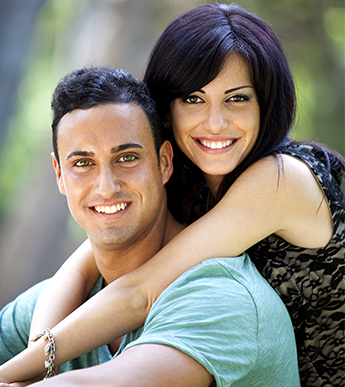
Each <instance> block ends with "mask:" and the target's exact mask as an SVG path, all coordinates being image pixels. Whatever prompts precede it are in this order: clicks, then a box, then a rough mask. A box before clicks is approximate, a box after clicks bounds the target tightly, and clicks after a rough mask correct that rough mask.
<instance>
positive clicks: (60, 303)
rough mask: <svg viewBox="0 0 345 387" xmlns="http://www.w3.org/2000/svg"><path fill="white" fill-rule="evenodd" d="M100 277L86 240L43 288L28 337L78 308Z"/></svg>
mask: <svg viewBox="0 0 345 387" xmlns="http://www.w3.org/2000/svg"><path fill="white" fill-rule="evenodd" d="M99 275H100V274H99V271H98V269H97V266H96V263H95V260H94V257H93V253H92V249H91V245H90V242H89V240H88V239H87V240H86V241H85V242H84V243H83V244H82V245H80V246H79V247H78V249H77V250H76V251H75V252H74V253H73V254H72V255H71V256H70V257H69V258H68V260H67V261H66V262H65V263H64V264H63V265H62V266H61V268H60V269H59V270H58V271H57V273H56V274H55V275H54V277H53V278H52V279H51V280H50V281H49V282H48V283H47V284H46V285H45V287H44V288H43V289H42V291H41V293H40V296H39V297H38V300H37V304H36V307H35V311H34V315H33V318H32V322H31V329H30V338H32V337H34V336H35V335H37V334H38V333H40V332H42V331H43V330H44V329H45V328H52V327H54V326H55V325H56V324H57V323H59V322H60V321H61V320H63V319H64V318H65V317H66V316H68V315H69V314H70V313H71V312H73V310H75V309H76V308H77V307H78V306H80V305H81V304H82V303H83V302H84V301H85V300H86V298H87V296H88V295H89V293H90V292H91V290H92V289H93V287H94V285H95V283H96V281H97V279H98V278H99ZM29 344H30V342H29Z"/></svg>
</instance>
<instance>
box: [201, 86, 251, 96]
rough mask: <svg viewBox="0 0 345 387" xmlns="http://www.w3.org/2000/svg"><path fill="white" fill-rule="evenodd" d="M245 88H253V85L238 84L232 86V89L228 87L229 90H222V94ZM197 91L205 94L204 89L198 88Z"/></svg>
mask: <svg viewBox="0 0 345 387" xmlns="http://www.w3.org/2000/svg"><path fill="white" fill-rule="evenodd" d="M246 88H251V89H254V87H253V86H249V85H248V86H239V87H234V88H233V89H229V90H226V91H224V94H229V93H232V92H234V91H236V90H240V89H246ZM198 92H199V93H202V94H206V92H205V90H202V89H200V90H198Z"/></svg>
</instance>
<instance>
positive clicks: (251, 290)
mask: <svg viewBox="0 0 345 387" xmlns="http://www.w3.org/2000/svg"><path fill="white" fill-rule="evenodd" d="M200 20H202V22H200ZM94 71H95V70H94ZM99 71H101V72H102V71H103V72H105V74H107V71H108V70H105V69H103V70H99ZM78 76H79V77H82V71H81V72H80V74H79V75H78V72H77V73H72V74H71V75H70V76H67V78H66V79H65V80H64V81H63V82H62V84H60V85H59V86H58V88H57V89H56V91H55V94H54V96H55V99H54V100H53V105H52V106H53V110H54V120H53V125H52V127H53V144H54V167H55V171H56V173H57V178H58V185H59V188H60V191H61V192H62V193H64V194H66V196H67V200H68V203H69V207H70V210H71V213H72V215H73V216H74V217H75V219H76V220H77V221H78V223H79V224H80V225H82V227H84V229H85V230H86V232H87V235H88V237H89V240H88V241H86V242H85V243H84V244H83V245H82V246H81V247H80V248H79V249H78V250H77V251H76V252H75V253H74V254H73V256H72V257H71V258H70V259H69V260H67V262H66V264H65V265H64V266H63V267H62V268H61V270H60V272H58V273H57V275H56V277H55V278H53V279H52V280H50V281H49V282H48V283H47V285H46V286H45V288H44V289H43V290H42V291H40V290H41V285H40V286H39V287H38V288H36V290H35V291H36V292H37V293H38V292H40V296H39V300H38V304H37V309H36V311H35V315H34V318H33V325H32V334H31V336H30V337H32V336H33V335H34V334H36V333H38V332H40V331H42V330H44V329H45V328H46V327H49V328H52V329H51V331H52V333H53V335H54V336H55V339H54V338H51V336H50V335H48V336H49V337H50V338H49V337H48V338H42V337H41V338H39V339H38V340H37V341H36V342H34V343H32V344H30V346H29V348H28V349H27V350H26V351H24V352H23V353H22V354H20V355H19V356H17V357H15V358H13V359H12V360H10V361H9V362H8V363H6V364H4V365H3V366H1V367H0V380H3V381H4V382H6V381H7V382H14V381H21V380H26V379H29V378H31V377H34V376H36V375H38V374H39V373H42V372H43V371H44V367H43V363H44V360H47V359H50V356H48V357H46V356H45V355H44V347H45V346H46V344H47V343H50V344H51V346H54V344H55V342H56V351H54V350H51V351H50V352H49V351H48V355H49V353H50V355H51V354H53V355H54V357H55V356H56V358H55V359H53V360H52V361H51V363H50V364H53V363H54V365H60V364H62V363H64V362H66V361H68V360H70V359H73V358H75V357H76V356H79V355H81V354H83V353H86V352H88V351H90V350H93V349H95V348H97V347H99V346H101V345H105V344H109V343H110V344H109V345H108V346H107V347H106V350H107V351H109V353H110V354H114V353H115V352H116V351H117V350H119V355H118V356H117V357H115V358H114V359H113V360H111V361H109V362H105V363H103V362H104V361H105V360H108V359H109V356H110V357H111V355H109V356H108V358H106V356H105V352H102V351H100V350H98V351H96V352H92V353H91V354H88V355H86V356H84V358H82V359H84V360H81V361H82V362H84V364H86V365H93V364H98V363H103V364H101V365H99V366H97V367H95V368H90V369H87V370H80V371H74V372H71V373H63V374H62V375H61V376H58V377H54V378H52V379H50V380H49V381H45V382H44V383H46V384H47V383H48V384H47V385H49V383H50V384H51V385H59V386H62V385H74V384H75V385H78V383H79V384H82V385H87V383H89V385H92V386H94V385H97V383H98V384H99V385H107V384H108V385H119V386H120V385H125V384H126V385H128V384H130V385H135V383H137V384H138V385H141V386H142V385H150V386H154V385H157V386H158V385H181V386H188V385H193V386H199V385H200V386H208V385H210V384H211V383H213V382H215V383H216V385H218V386H222V385H231V384H232V383H235V384H236V383H237V384H236V385H243V386H250V385H253V386H255V385H257V386H278V385H282V386H286V385H291V386H294V385H299V381H298V375H297V371H296V370H297V368H296V367H297V366H296V362H295V360H296V359H295V356H296V354H295V351H294V341H296V344H297V353H298V366H299V376H300V380H301V384H302V385H303V386H322V385H332V386H338V385H339V386H340V385H342V383H343V382H344V361H343V360H344V359H343V358H342V344H343V341H344V332H343V328H342V326H343V323H344V313H343V311H342V308H343V304H344V287H345V285H344V278H343V272H342V268H343V259H344V253H345V242H344V233H345V225H344V208H345V204H344V195H343V193H342V192H341V190H340V181H341V178H342V176H343V174H344V169H345V163H344V160H343V159H342V158H341V157H340V156H336V155H334V154H333V153H332V152H330V151H328V150H326V149H325V148H323V147H322V146H320V145H311V144H303V143H296V142H292V141H291V140H290V139H289V137H288V135H289V132H290V130H291V128H292V125H293V122H294V116H295V91H294V85H293V81H292V77H291V73H290V70H289V67H288V64H287V61H286V58H285V56H284V53H283V50H282V48H281V46H280V44H279V42H278V40H277V38H276V36H275V35H274V33H273V32H272V30H271V29H270V28H269V27H268V25H267V24H266V23H265V22H264V21H262V20H261V19H259V18H257V17H256V16H254V15H252V14H250V13H248V12H247V11H245V10H243V9H242V8H240V7H237V6H233V5H222V4H216V5H205V6H201V7H198V8H195V9H193V10H191V11H189V12H187V13H186V14H184V15H182V16H180V17H179V18H177V19H176V20H175V21H173V22H172V23H171V24H170V25H169V26H168V27H167V29H166V30H165V31H164V32H163V34H162V35H161V37H160V38H159V40H158V42H157V43H156V45H155V47H154V49H153V51H152V53H151V56H150V60H149V63H148V66H147V69H146V74H145V76H144V82H145V83H146V84H147V86H148V88H149V90H150V92H151V95H152V97H153V99H154V100H155V102H156V104H157V108H158V112H159V115H160V118H161V119H162V120H163V122H164V129H163V136H164V138H165V139H169V140H170V141H171V143H172V144H173V149H174V155H175V156H174V172H173V174H172V177H171V178H170V181H169V182H168V180H169V177H170V174H171V170H172V166H171V155H172V150H171V146H170V143H169V142H163V145H162V146H161V147H160V142H159V136H158V135H157V134H155V135H154V134H153V133H154V132H152V133H151V132H150V130H151V131H152V130H153V128H154V127H155V125H156V124H157V123H156V121H157V120H156V119H155V118H153V116H154V115H155V114H154V112H153V111H152V108H149V109H146V108H145V107H144V106H143V105H142V103H141V102H138V101H139V99H137V100H136V99H135V98H134V97H133V96H131V97H128V99H126V98H127V97H126V96H124V95H121V98H123V99H121V100H119V101H116V100H114V99H112V98H113V95H114V94H115V92H109V89H107V88H105V87H104V91H103V89H102V87H100V86H99V85H97V90H98V93H100V96H97V97H96V96H95V94H94V92H93V91H94V90H93V89H94V88H96V86H92V82H89V81H88V82H86V80H85V79H84V80H81V79H80V78H79V79H78ZM92 78H93V79H94V78H95V79H98V80H99V82H101V83H102V82H103V81H105V80H104V77H103V76H102V75H101V74H100V73H99V72H97V71H96V75H93V76H92ZM119 78H121V77H119ZM74 81H78V82H79V83H80V82H81V83H83V84H84V86H85V87H86V89H85V90H84V91H83V94H82V95H83V98H85V104H84V102H83V101H82V102H80V96H77V94H73V93H77V89H76V88H75V87H71V89H70V90H69V91H68V92H69V93H72V94H71V95H69V97H68V98H69V101H70V105H68V104H67V102H66V99H64V98H63V93H64V92H65V91H66V89H65V86H66V84H68V82H71V84H73V82H74ZM119 82H120V81H119ZM120 83H121V82H120ZM118 87H120V86H119V85H118V84H117V85H116V88H117V90H118ZM66 92H67V91H66ZM96 94H97V93H96ZM107 94H110V95H111V98H110V97H109V99H107V98H108V97H107ZM120 94H121V93H120ZM142 94H143V92H138V95H139V96H140V97H142ZM89 97H90V99H89V100H88V98H89ZM59 98H60V99H59ZM133 98H134V99H133ZM76 101H78V102H76ZM65 104H67V105H66V106H65ZM133 109H134V110H133ZM114 125H116V127H114ZM118 128H120V129H118ZM144 128H145V129H146V132H145V130H144ZM149 128H150V130H149ZM125 129H126V130H125ZM117 130H120V133H121V136H122V137H121V138H120V139H119V138H118V137H117V135H115V132H117ZM114 136H115V137H114ZM140 136H143V137H144V139H142V140H140V138H141V137H140ZM144 140H146V141H147V144H146V143H145V141H144ZM152 140H153V141H152ZM150 141H151V142H153V144H155V146H154V148H155V152H156V154H157V156H158V163H157V160H156V165H154V164H155V163H154V161H153V159H152V152H153V151H152V149H151V153H150V152H149V151H148V149H149V145H148V144H149V143H150ZM153 144H151V148H152V146H153ZM148 154H150V155H151V156H148ZM62 156H63V157H62ZM157 156H156V158H157ZM150 157H151V159H150ZM147 158H148V159H150V160H148V159H147ZM157 164H158V166H157ZM151 169H152V170H151ZM157 178H158V181H159V183H157V180H156V179H157ZM154 181H155V182H156V183H153V182H154ZM164 184H166V186H167V193H168V194H167V199H166V197H165V190H164V189H163V185H164ZM205 190H206V191H205ZM205 192H206V193H205ZM166 200H167V201H168V206H169V209H170V210H171V212H172V215H173V216H174V217H175V219H178V220H179V221H182V222H184V223H186V224H187V227H186V228H184V229H183V230H181V229H182V227H181V226H180V225H179V224H178V223H176V221H175V220H174V219H173V218H172V217H171V215H170V213H169V212H168V211H167V209H166ZM162 208H163V209H162ZM192 221H193V222H192ZM129 236H130V238H129ZM129 242H130V243H129ZM114 246H116V248H115V247H114ZM114 249H115V250H116V259H117V262H116V265H115V266H114ZM245 251H248V254H249V257H250V260H249V258H248V255H247V254H246V253H244V252H245ZM151 257H152V258H151ZM229 257H237V258H229ZM252 262H253V263H254V264H255V266H256V267H257V269H258V270H259V271H260V273H261V274H262V276H263V277H264V278H265V279H266V280H267V281H268V283H269V284H270V285H271V287H267V286H266V285H267V284H266V282H265V281H262V278H261V276H259V275H258V273H257V271H256V269H255V268H254V266H253V264H252ZM100 274H101V275H102V279H101V280H98V278H99V276H100ZM96 282H97V283H96ZM102 282H103V283H102ZM102 285H107V286H105V287H104V289H103V290H101V291H99V293H98V294H97V295H95V296H94V297H92V298H91V299H90V300H89V301H87V302H85V303H84V304H83V305H82V307H80V308H78V309H77V310H76V311H75V312H73V313H72V314H70V313H71V312H72V311H73V310H74V309H75V308H77V307H78V306H79V305H80V304H81V303H82V302H83V301H84V300H85V298H86V297H87V295H88V294H89V293H90V292H91V291H93V292H96V291H98V290H100V288H101V287H102ZM272 288H273V289H274V290H275V291H276V293H278V295H279V296H280V299H279V298H276V294H275V293H274V292H272ZM92 289H93V290H92ZM29 292H30V291H29ZM32 294H33V291H32V290H31V293H29V297H28V298H30V299H32ZM36 298H37V296H35V297H34V301H36ZM281 300H282V301H283V302H284V304H285V306H286V308H287V310H288V312H289V315H290V318H291V321H292V324H293V328H294V337H293V335H292V328H291V327H289V321H290V319H289V318H287V315H286V314H285V312H286V310H285V308H284V307H283V304H282V303H281ZM18 302H19V303H21V305H22V304H23V303H24V301H23V299H22V301H20V300H19V301H18ZM27 304H28V303H27V302H25V305H27ZM33 304H35V302H33ZM9 308H10V309H9V310H11V308H14V305H13V304H12V306H10V307H9ZM28 310H29V308H28V309H27V310H26V311H28ZM30 310H32V308H31V309H30ZM11 312H12V310H11ZM30 313H31V312H27V314H28V320H31V315H30ZM11 314H12V315H13V313H11ZM68 314H70V315H69V316H68V318H66V319H65V320H63V321H62V322H61V323H60V324H58V325H57V326H56V327H54V326H55V325H56V324H57V323H58V322H59V321H60V320H62V319H63V318H64V317H65V316H67V315H68ZM276 319H277V320H279V321H276ZM53 327H54V328H53ZM16 330H18V329H16ZM2 331H4V329H3V328H2ZM26 331H27V330H26ZM129 332H132V333H130V334H129V335H127V336H125V338H124V339H122V337H123V335H124V334H127V333H129ZM292 342H293V343H292ZM11 347H12V348H13V346H12V345H11V342H10V341H9V345H8V346H7V347H6V348H9V349H11ZM102 348H104V347H102ZM22 349H24V348H22ZM124 349H125V350H124ZM279 351H280V352H279ZM17 352H18V351H17ZM278 353H280V354H279V355H278ZM12 355H14V354H11V355H9V356H12ZM88 356H89V358H88ZM90 356H96V357H98V359H97V360H96V361H95V362H94V363H92V362H90V361H89V360H88V359H90ZM102 356H103V357H102ZM104 356H105V357H104ZM48 363H49V360H48ZM91 363H92V364H91ZM48 365H49V364H48ZM81 366H82V365H81ZM79 367H80V366H79ZM79 367H74V366H71V368H79ZM1 378H2V379H1ZM64 383H65V384H64ZM121 383H123V384H121Z"/></svg>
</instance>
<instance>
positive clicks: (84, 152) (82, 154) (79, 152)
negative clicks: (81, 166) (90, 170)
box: [66, 151, 95, 160]
mask: <svg viewBox="0 0 345 387" xmlns="http://www.w3.org/2000/svg"><path fill="white" fill-rule="evenodd" d="M94 155H95V154H94V153H93V152H86V151H74V152H71V153H69V154H68V155H67V157H66V160H68V159H70V158H71V157H74V156H84V157H93V156H94Z"/></svg>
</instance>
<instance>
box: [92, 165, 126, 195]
mask: <svg viewBox="0 0 345 387" xmlns="http://www.w3.org/2000/svg"><path fill="white" fill-rule="evenodd" d="M120 189H121V182H120V178H119V176H117V174H116V173H115V171H114V170H113V169H112V168H111V166H107V167H102V168H101V170H100V173H99V175H98V179H97V184H96V189H95V191H96V193H98V194H101V195H102V196H103V197H104V198H111V197H112V196H113V195H114V193H116V192H118V191H119V190H120Z"/></svg>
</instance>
